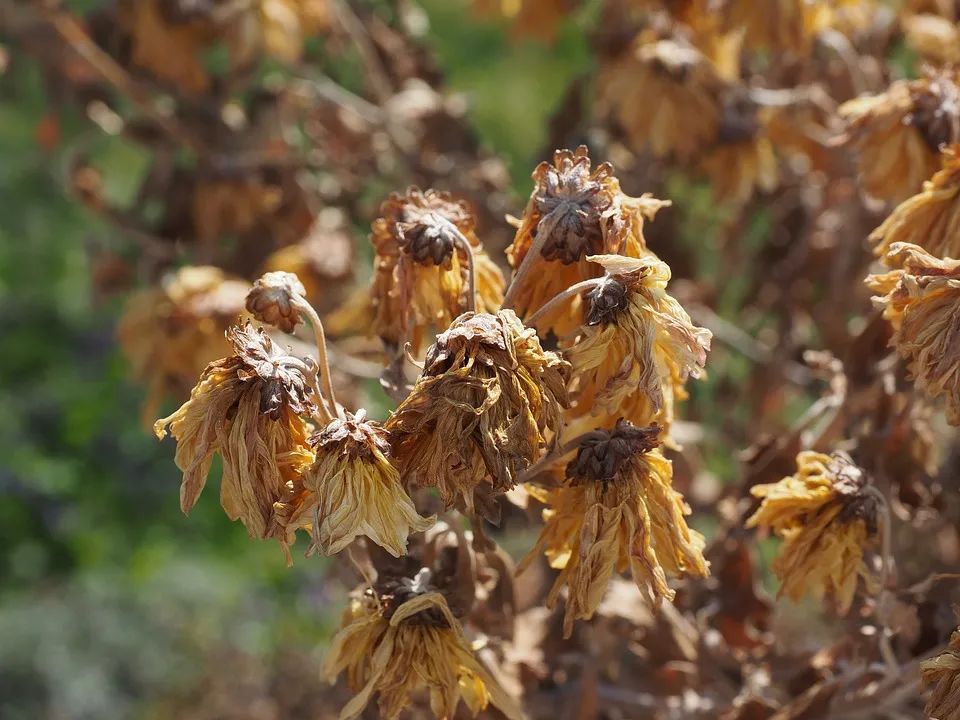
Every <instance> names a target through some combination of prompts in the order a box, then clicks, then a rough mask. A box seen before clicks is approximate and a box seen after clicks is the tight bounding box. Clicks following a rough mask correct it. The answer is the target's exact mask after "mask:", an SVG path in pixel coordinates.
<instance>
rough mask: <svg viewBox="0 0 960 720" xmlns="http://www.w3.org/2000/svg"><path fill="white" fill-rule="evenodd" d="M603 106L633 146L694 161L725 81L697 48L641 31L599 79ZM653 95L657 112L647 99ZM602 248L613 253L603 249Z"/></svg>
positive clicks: (718, 109)
mask: <svg viewBox="0 0 960 720" xmlns="http://www.w3.org/2000/svg"><path fill="white" fill-rule="evenodd" d="M600 83H601V91H600V92H601V105H602V107H604V108H605V109H606V110H607V111H608V112H610V113H611V114H612V115H613V117H615V118H616V120H617V122H618V123H619V124H620V125H621V126H622V127H623V129H624V131H625V132H626V134H627V136H628V137H629V139H630V142H631V144H632V145H633V146H634V147H635V148H642V147H646V146H648V145H649V147H650V150H651V151H652V152H653V154H654V155H655V156H657V157H672V158H675V159H677V160H679V161H680V162H683V163H690V162H693V161H695V160H697V159H698V158H699V157H700V155H701V153H702V152H703V151H704V149H705V148H707V147H709V146H711V145H712V144H713V143H714V141H715V140H716V139H717V135H718V132H719V128H720V123H721V119H722V116H723V102H724V98H725V96H726V95H727V94H728V92H729V91H730V88H729V85H728V83H727V82H725V81H724V80H723V79H722V78H721V77H720V75H719V74H718V72H717V68H716V66H715V65H714V64H713V63H712V62H711V61H710V60H709V59H708V58H707V57H706V56H705V55H703V54H702V53H701V52H700V51H699V50H697V49H696V48H694V47H691V46H689V45H685V44H681V43H680V42H678V41H674V40H657V41H654V42H651V41H650V39H649V38H648V37H647V36H646V35H640V36H639V37H638V38H637V40H636V41H635V43H634V48H633V50H632V51H631V52H630V53H629V54H628V55H626V56H625V57H624V58H623V59H621V60H620V61H619V62H617V63H615V64H613V65H611V66H610V67H609V68H607V69H606V70H605V72H604V75H603V76H602V77H601V79H600ZM653 98H656V112H651V107H650V103H651V101H652V99H653ZM606 252H617V251H616V250H607V251H606Z"/></svg>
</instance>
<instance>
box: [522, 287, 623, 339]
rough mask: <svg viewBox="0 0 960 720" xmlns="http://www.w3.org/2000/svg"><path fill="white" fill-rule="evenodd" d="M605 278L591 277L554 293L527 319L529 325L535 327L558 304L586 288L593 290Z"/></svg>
mask: <svg viewBox="0 0 960 720" xmlns="http://www.w3.org/2000/svg"><path fill="white" fill-rule="evenodd" d="M604 280H605V278H602V277H598V278H591V279H589V280H581V281H580V282H578V283H574V284H573V285H571V286H570V287H568V288H567V289H566V290H564V291H563V292H559V293H557V294H556V295H554V296H553V297H552V298H550V299H549V300H547V301H546V302H545V303H544V304H543V305H541V306H540V307H539V308H538V309H537V311H536V312H534V313H533V314H532V315H530V317H528V318H527V320H526V325H527V327H534V326H535V325H536V324H537V321H538V320H542V319H543V316H544V315H546V314H547V313H549V312H550V311H551V310H553V309H555V308H556V307H557V306H558V305H561V304H562V303H564V302H566V301H567V300H569V299H570V298H572V297H574V296H576V295H579V294H580V293H582V292H584V291H585V290H592V289H593V288H595V287H598V286H599V285H601V284H602V283H603V281H604Z"/></svg>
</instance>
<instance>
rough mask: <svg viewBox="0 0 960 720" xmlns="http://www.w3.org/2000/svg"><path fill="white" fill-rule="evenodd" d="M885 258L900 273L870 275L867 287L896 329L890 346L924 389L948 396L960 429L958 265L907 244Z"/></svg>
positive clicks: (898, 245) (954, 422) (949, 413)
mask: <svg viewBox="0 0 960 720" xmlns="http://www.w3.org/2000/svg"><path fill="white" fill-rule="evenodd" d="M886 257H887V258H888V263H889V264H890V265H892V266H895V267H898V268H900V269H897V270H892V271H890V272H887V273H882V274H879V275H871V276H870V277H868V278H867V285H868V286H869V287H870V289H871V290H873V291H874V292H876V293H877V294H878V296H877V297H875V298H874V302H875V303H877V304H878V305H880V306H881V307H882V308H883V316H884V317H885V318H886V319H887V320H889V321H890V323H891V324H892V325H893V337H892V338H891V340H890V344H891V345H892V346H894V347H895V348H896V349H897V352H898V353H899V354H900V356H901V357H903V358H904V359H905V360H907V363H908V365H907V367H908V369H909V370H910V372H911V374H912V375H913V377H914V378H915V379H916V382H917V385H918V386H919V387H920V388H921V389H923V390H924V391H925V392H926V393H927V394H928V395H929V396H930V397H934V398H936V397H939V396H941V395H943V396H945V397H946V401H947V417H948V419H949V421H950V423H951V424H952V425H960V372H958V368H960V352H958V351H957V348H958V343H960V312H958V310H960V260H951V259H949V258H947V259H942V260H941V259H940V258H936V257H934V256H933V255H931V254H930V253H928V252H927V251H926V250H924V249H923V248H920V247H917V246H916V245H909V244H907V243H896V244H894V245H891V246H890V248H889V249H888V251H887V256H886Z"/></svg>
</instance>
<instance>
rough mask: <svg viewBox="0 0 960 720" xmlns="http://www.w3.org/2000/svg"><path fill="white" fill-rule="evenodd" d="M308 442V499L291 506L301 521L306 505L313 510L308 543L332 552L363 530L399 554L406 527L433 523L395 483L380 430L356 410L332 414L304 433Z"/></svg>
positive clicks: (417, 529) (384, 435)
mask: <svg viewBox="0 0 960 720" xmlns="http://www.w3.org/2000/svg"><path fill="white" fill-rule="evenodd" d="M310 445H311V447H312V448H313V451H314V453H315V456H316V457H315V460H314V462H313V464H312V465H311V466H310V467H309V468H307V469H306V470H305V471H304V473H303V478H302V482H303V486H304V488H305V489H306V490H307V491H308V492H309V493H311V494H312V495H313V498H314V500H313V501H312V502H307V503H302V504H299V505H298V508H297V509H298V511H299V514H300V518H301V521H302V519H303V515H304V513H305V511H306V509H307V508H309V509H310V510H311V511H312V513H313V516H314V517H313V527H312V531H313V548H314V549H319V550H320V551H321V552H322V553H323V554H325V555H333V554H335V553H338V552H340V551H341V550H343V548H345V547H346V546H347V545H349V544H350V543H351V542H353V540H354V539H356V538H357V537H358V536H360V535H365V536H366V537H368V538H370V539H371V540H373V541H374V542H375V543H377V545H379V546H381V547H382V548H384V549H385V550H386V551H387V552H389V553H390V554H391V555H393V556H394V557H399V556H400V555H403V554H404V553H405V552H406V548H407V536H408V535H409V534H410V533H411V532H422V531H424V530H426V529H427V528H429V527H430V526H431V525H433V522H434V518H432V517H431V518H422V517H420V516H419V515H418V514H417V510H416V508H415V507H414V505H413V501H412V500H411V499H410V497H409V496H408V495H407V493H406V492H405V491H404V489H403V486H402V485H401V484H400V475H399V473H397V471H396V469H395V468H394V467H393V465H391V464H390V461H389V459H388V458H387V455H388V454H389V452H390V444H389V442H388V440H387V433H386V431H385V430H383V428H381V427H380V426H379V425H377V424H376V423H374V422H371V421H369V420H366V419H365V413H364V412H363V411H362V410H361V411H360V412H358V413H357V415H356V416H354V417H347V418H346V419H343V420H341V419H336V420H333V421H332V422H331V423H330V424H329V425H327V427H325V428H324V429H323V430H322V431H320V432H318V433H316V434H315V435H314V436H313V437H312V438H310ZM294 524H296V523H294Z"/></svg>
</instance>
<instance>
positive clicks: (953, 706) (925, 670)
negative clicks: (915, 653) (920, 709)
mask: <svg viewBox="0 0 960 720" xmlns="http://www.w3.org/2000/svg"><path fill="white" fill-rule="evenodd" d="M920 676H921V679H922V681H923V684H924V686H925V687H929V686H930V685H933V693H932V694H931V695H930V699H929V700H928V701H927V706H926V708H925V712H926V714H927V715H928V716H929V717H931V718H935V719H936V720H960V630H957V631H956V632H954V633H953V635H952V636H951V638H950V645H949V646H948V647H947V649H946V650H945V651H944V652H942V653H940V654H939V655H937V657H935V658H933V659H931V660H927V661H925V662H923V663H921V664H920Z"/></svg>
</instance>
